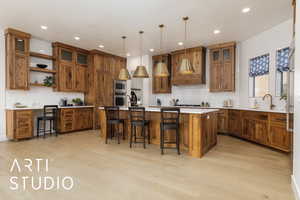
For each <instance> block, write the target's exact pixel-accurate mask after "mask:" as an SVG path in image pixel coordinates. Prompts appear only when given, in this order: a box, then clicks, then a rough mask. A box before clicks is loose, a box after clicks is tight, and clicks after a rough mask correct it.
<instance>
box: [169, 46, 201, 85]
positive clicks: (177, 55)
mask: <svg viewBox="0 0 300 200" xmlns="http://www.w3.org/2000/svg"><path fill="white" fill-rule="evenodd" d="M186 52H187V53H186V57H187V58H188V59H189V61H190V63H191V65H192V66H193V68H194V70H195V72H194V73H193V74H190V75H184V74H181V73H179V68H180V65H181V61H182V59H183V58H185V51H184V50H179V51H174V52H172V53H171V55H172V84H173V85H195V84H204V83H205V52H206V49H205V48H204V47H195V48H190V49H187V50H186Z"/></svg>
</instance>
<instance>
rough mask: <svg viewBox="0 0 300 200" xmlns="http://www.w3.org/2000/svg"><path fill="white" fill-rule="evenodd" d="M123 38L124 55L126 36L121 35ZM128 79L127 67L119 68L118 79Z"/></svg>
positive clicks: (124, 51)
mask: <svg viewBox="0 0 300 200" xmlns="http://www.w3.org/2000/svg"><path fill="white" fill-rule="evenodd" d="M122 39H123V53H124V55H126V48H125V40H126V36H123V37H122ZM129 79H130V74H129V72H128V69H127V67H126V66H125V67H123V68H122V69H121V70H120V73H119V80H122V81H127V80H129Z"/></svg>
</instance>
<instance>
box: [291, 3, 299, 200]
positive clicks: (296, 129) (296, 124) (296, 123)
mask: <svg viewBox="0 0 300 200" xmlns="http://www.w3.org/2000/svg"><path fill="white" fill-rule="evenodd" d="M299 3H300V2H299V1H297V11H296V13H297V17H296V51H295V86H296V87H294V95H295V97H294V104H295V109H294V112H295V114H294V133H293V136H294V150H293V151H294V153H293V156H294V159H293V176H292V185H293V189H294V192H295V196H296V200H299V199H300V190H299V189H300V188H299V187H300V135H299V133H300V123H299V122H300V87H299V85H300V49H299V48H300V4H299Z"/></svg>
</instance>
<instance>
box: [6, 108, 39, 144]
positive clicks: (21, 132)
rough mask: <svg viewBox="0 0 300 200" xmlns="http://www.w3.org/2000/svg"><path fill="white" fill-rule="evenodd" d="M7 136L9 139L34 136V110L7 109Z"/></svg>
mask: <svg viewBox="0 0 300 200" xmlns="http://www.w3.org/2000/svg"><path fill="white" fill-rule="evenodd" d="M6 136H7V137H8V138H9V139H25V138H31V137H33V120H32V110H7V111H6Z"/></svg>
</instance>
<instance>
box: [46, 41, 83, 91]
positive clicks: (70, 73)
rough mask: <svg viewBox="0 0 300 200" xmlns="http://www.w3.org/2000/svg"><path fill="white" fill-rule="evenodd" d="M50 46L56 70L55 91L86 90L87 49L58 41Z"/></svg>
mask: <svg viewBox="0 0 300 200" xmlns="http://www.w3.org/2000/svg"><path fill="white" fill-rule="evenodd" d="M52 46H53V56H54V58H55V64H54V66H55V68H56V70H57V75H56V76H55V80H56V82H57V88H56V89H57V91H61V92H86V91H87V76H88V74H87V73H88V60H89V59H88V57H89V56H88V55H89V51H87V50H84V49H79V48H77V47H73V46H70V45H66V44H62V43H59V42H55V43H53V44H52Z"/></svg>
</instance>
